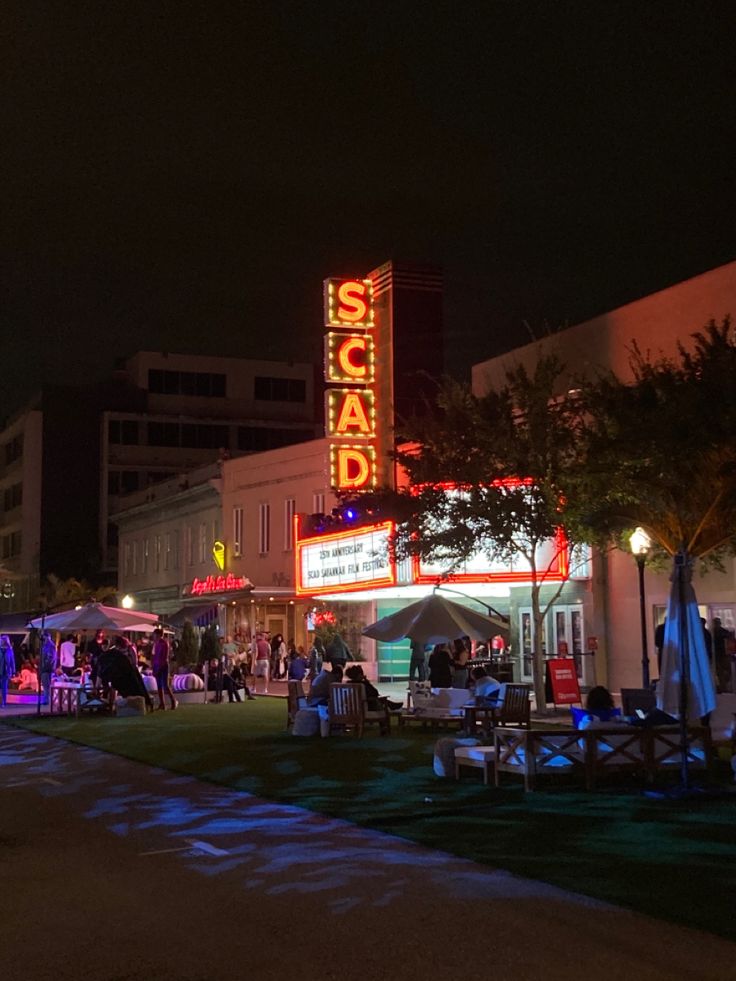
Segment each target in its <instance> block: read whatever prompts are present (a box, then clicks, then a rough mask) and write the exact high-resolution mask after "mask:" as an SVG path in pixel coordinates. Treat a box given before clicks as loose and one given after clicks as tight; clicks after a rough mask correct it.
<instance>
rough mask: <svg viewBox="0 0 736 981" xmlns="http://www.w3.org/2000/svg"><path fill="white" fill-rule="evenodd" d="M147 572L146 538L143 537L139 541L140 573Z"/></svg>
mask: <svg viewBox="0 0 736 981" xmlns="http://www.w3.org/2000/svg"><path fill="white" fill-rule="evenodd" d="M147 572H148V539H147V538H144V539H143V541H142V542H141V574H142V575H144V576H145V575H146V573H147Z"/></svg>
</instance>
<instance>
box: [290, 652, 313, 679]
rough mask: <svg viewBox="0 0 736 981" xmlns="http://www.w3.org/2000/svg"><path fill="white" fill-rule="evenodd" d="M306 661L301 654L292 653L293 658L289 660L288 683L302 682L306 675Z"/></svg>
mask: <svg viewBox="0 0 736 981" xmlns="http://www.w3.org/2000/svg"><path fill="white" fill-rule="evenodd" d="M307 667H308V665H307V661H306V658H305V657H304V655H303V653H302V654H300V653H299V651H294V656H293V657H291V658H290V660H289V674H288V679H289V681H304V679H305V677H306V675H307Z"/></svg>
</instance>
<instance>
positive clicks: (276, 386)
mask: <svg viewBox="0 0 736 981" xmlns="http://www.w3.org/2000/svg"><path fill="white" fill-rule="evenodd" d="M253 396H254V398H256V399H258V400H259V401H261V402H306V401H307V383H306V382H305V381H304V379H303V378H263V377H259V376H256V379H255V385H254V389H253Z"/></svg>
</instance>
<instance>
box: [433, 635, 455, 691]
mask: <svg viewBox="0 0 736 981" xmlns="http://www.w3.org/2000/svg"><path fill="white" fill-rule="evenodd" d="M429 683H430V685H431V686H432V688H452V659H451V657H450V652H449V651H448V649H447V644H436V645H435V648H434V650H433V651H432V653H431V654H430V655H429Z"/></svg>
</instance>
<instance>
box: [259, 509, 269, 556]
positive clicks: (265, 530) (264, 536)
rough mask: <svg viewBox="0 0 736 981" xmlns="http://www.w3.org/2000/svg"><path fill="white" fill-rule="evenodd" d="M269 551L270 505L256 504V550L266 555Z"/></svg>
mask: <svg viewBox="0 0 736 981" xmlns="http://www.w3.org/2000/svg"><path fill="white" fill-rule="evenodd" d="M270 551H271V505H270V504H260V505H259V506H258V552H259V553H260V554H261V555H266V554H267V553H268V552H270Z"/></svg>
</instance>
